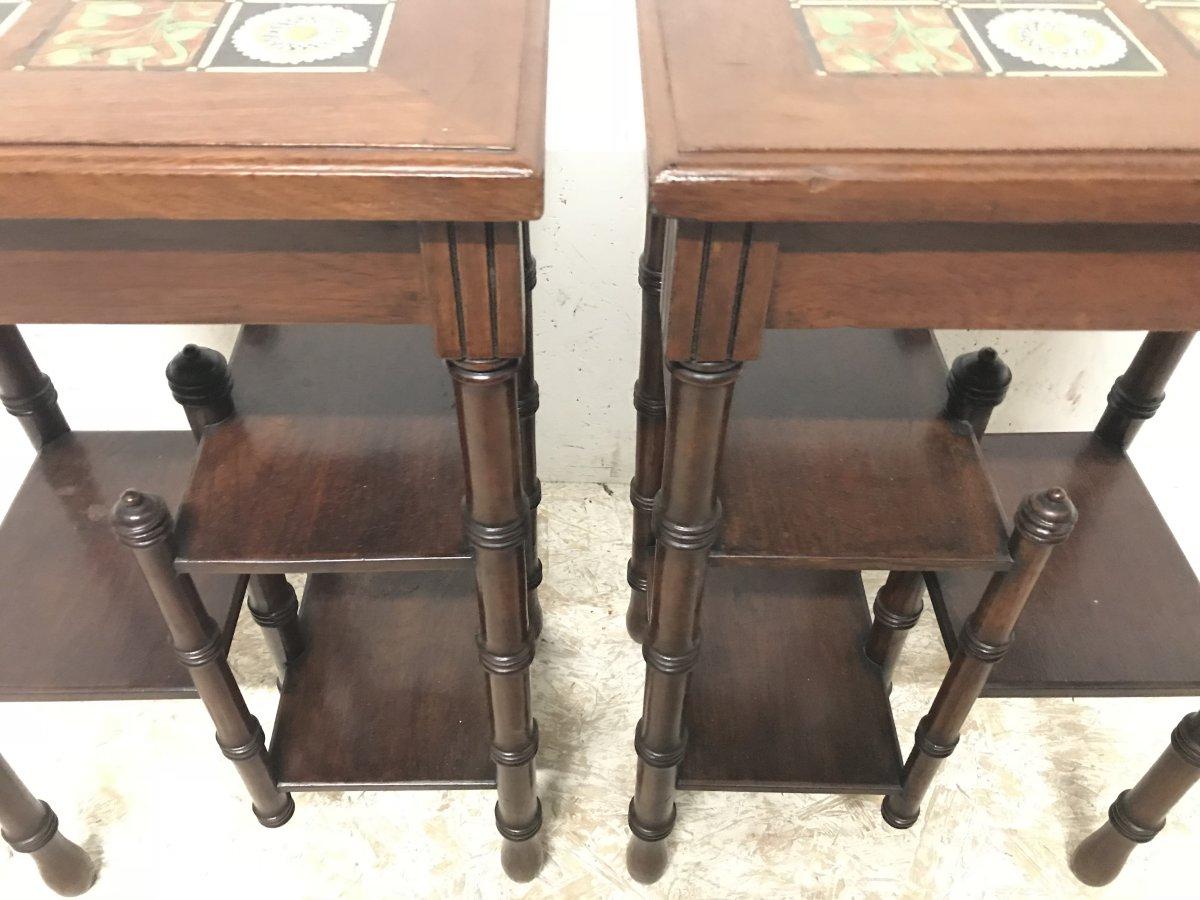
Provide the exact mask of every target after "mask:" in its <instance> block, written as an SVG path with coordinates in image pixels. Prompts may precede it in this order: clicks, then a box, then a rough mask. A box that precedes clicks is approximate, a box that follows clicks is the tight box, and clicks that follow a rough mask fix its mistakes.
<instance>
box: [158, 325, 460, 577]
mask: <svg viewBox="0 0 1200 900" xmlns="http://www.w3.org/2000/svg"><path fill="white" fill-rule="evenodd" d="M432 348H433V335H432V333H431V331H430V329H429V328H427V327H426V326H420V325H413V326H406V325H366V326H354V325H291V326H286V327H274V326H262V325H259V326H248V327H246V328H243V329H242V332H241V335H240V336H239V338H238V342H237V345H236V346H235V347H234V351H233V354H232V357H231V360H230V370H231V373H232V377H233V398H234V404H235V407H236V411H235V413H234V415H233V417H232V418H230V419H228V420H227V421H225V422H222V423H220V424H219V425H216V426H213V427H211V428H209V429H208V430H207V431H206V432H205V435H204V438H203V440H202V441H201V444H200V456H199V460H198V462H197V464H196V468H195V471H194V473H193V476H192V481H191V484H190V485H189V487H188V490H187V494H186V495H185V497H184V502H183V506H182V508H181V509H180V514H179V526H178V539H179V558H178V564H179V566H180V568H182V569H184V570H186V571H192V572H200V571H205V572H250V573H260V572H336V571H346V570H351V569H352V570H355V571H364V570H375V571H383V570H389V571H395V570H406V569H431V568H446V567H455V566H464V565H466V564H467V562H468V561H469V559H470V556H469V553H468V550H467V545H466V541H465V539H464V536H463V527H462V512H461V506H462V498H463V495H464V492H465V488H464V481H463V474H462V462H461V455H460V453H461V452H460V449H459V439H458V423H457V418H456V414H455V411H454V392H453V387H452V384H451V381H450V376H449V374H448V373H447V371H446V368H445V366H444V365H443V364H441V363H440V362H439V361H438V359H437V358H436V357H435V355H434V353H433V350H432Z"/></svg>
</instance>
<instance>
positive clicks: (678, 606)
mask: <svg viewBox="0 0 1200 900" xmlns="http://www.w3.org/2000/svg"><path fill="white" fill-rule="evenodd" d="M668 369H669V372H670V376H671V403H670V408H669V410H668V413H667V428H666V444H665V454H664V465H663V480H662V490H661V491H660V492H659V495H658V500H657V502H656V504H655V510H654V513H655V535H656V538H657V542H656V549H655V553H654V567H653V571H652V575H651V588H650V591H651V594H652V596H653V597H654V602H653V604H652V606H651V609H650V625H649V629H648V631H647V632H646V640H645V642H644V643H643V645H642V655H643V656H644V657H645V660H646V689H645V694H644V697H643V706H642V719H641V721H640V722H639V723H638V726H637V732H636V734H635V736H634V748H635V750H636V751H637V756H638V766H637V780H636V785H635V791H634V796H633V800H632V801H631V802H630V804H629V830H630V831H632V832H633V837H632V838H631V839H630V844H629V851H628V854H627V857H626V862H627V864H628V867H629V873H630V875H632V876H633V877H634V878H635V879H636V880H638V881H640V882H642V883H651V882H653V881H656V880H657V879H658V878H659V877H661V875H662V873H663V871H664V870H665V868H666V863H667V854H666V846H665V839H666V837H667V836H668V835H669V834H670V833H671V829H672V828H673V827H674V825H675V780H676V774H677V772H678V769H679V764H680V763H681V762H682V761H683V756H684V750H685V747H686V743H687V738H686V734H685V731H684V725H683V699H684V692H685V691H686V689H687V680H688V672H689V671H690V670H691V668H692V666H694V665H695V663H696V659H697V656H698V654H699V651H700V632H699V618H700V601H701V597H702V594H703V590H704V576H705V568H706V566H707V561H708V551H709V548H710V547H712V545H713V543H714V542H715V540H716V537H717V531H718V528H719V525H720V521H721V506H720V503H719V501H718V500H717V496H716V483H717V471H718V468H719V465H720V459H721V451H722V447H723V444H724V439H725V429H726V424H727V422H728V418H729V406H730V403H731V401H732V398H733V386H734V382H735V381H736V380H737V377H738V374H739V373H740V371H741V363H737V362H720V363H671V364H670V365H669V366H668Z"/></svg>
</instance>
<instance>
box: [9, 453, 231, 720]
mask: <svg viewBox="0 0 1200 900" xmlns="http://www.w3.org/2000/svg"><path fill="white" fill-rule="evenodd" d="M195 454H196V443H195V441H194V440H193V439H192V436H191V434H190V433H188V432H182V431H99V432H69V433H67V434H65V435H63V436H62V437H60V438H58V439H57V440H55V441H52V442H51V443H50V444H47V445H46V446H45V447H43V448H42V450H41V452H40V453H39V454H38V457H37V459H36V460H35V461H34V463H33V466H32V468H31V469H30V470H29V474H28V475H27V476H26V478H25V482H24V483H23V484H22V485H21V489H20V491H19V492H18V493H17V496H16V498H15V499H14V500H13V503H12V506H11V507H10V508H9V511H8V515H7V516H6V517H5V518H4V524H3V525H0V700H124V699H162V698H171V697H195V696H196V691H195V689H194V688H193V687H192V681H191V678H190V677H189V676H188V673H187V670H186V669H185V668H184V667H183V666H181V665H180V664H179V661H178V660H177V659H176V658H175V653H174V651H173V650H172V649H171V642H170V638H169V636H168V634H167V627H166V625H165V624H164V623H163V619H162V615H161V614H160V613H159V611H158V605H157V604H156V603H155V601H154V596H153V595H152V594H151V593H150V589H149V588H148V587H147V586H146V582H145V579H144V578H143V577H142V573H141V570H140V569H139V568H138V565H137V562H136V561H135V560H134V557H133V553H132V552H131V551H130V550H129V548H127V547H123V546H121V545H120V544H119V543H118V542H117V539H116V537H115V536H114V535H113V533H112V529H111V528H110V527H109V524H108V512H109V509H111V507H112V505H113V503H114V502H115V501H116V499H117V497H119V496H120V495H121V492H122V491H124V490H126V489H127V488H132V487H136V488H138V489H140V490H147V491H152V492H154V493H156V494H161V495H162V496H163V498H164V499H165V500H166V501H167V504H168V506H169V507H171V508H172V509H173V508H175V507H176V506H177V505H178V503H179V498H180V496H181V495H182V494H183V487H184V484H185V483H186V482H187V478H188V472H189V471H190V469H191V466H192V462H193V459H194V457H195ZM196 586H197V587H198V588H199V590H200V596H201V598H202V599H203V601H204V605H205V607H206V608H207V609H208V612H209V614H210V615H211V616H212V617H213V619H215V620H216V621H217V623H218V624H219V625H220V626H221V627H222V629H223V631H224V634H225V636H226V639H227V641H228V640H232V638H233V629H234V626H235V625H236V624H237V618H238V612H239V611H240V609H241V599H242V592H243V590H244V588H245V578H239V577H238V576H236V575H213V576H205V577H203V578H197V579H196Z"/></svg>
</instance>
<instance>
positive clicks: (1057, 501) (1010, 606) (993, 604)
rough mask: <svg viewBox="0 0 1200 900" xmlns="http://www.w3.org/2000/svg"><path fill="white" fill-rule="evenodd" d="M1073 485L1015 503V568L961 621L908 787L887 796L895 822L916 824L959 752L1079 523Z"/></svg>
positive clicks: (920, 730)
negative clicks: (1025, 614)
mask: <svg viewBox="0 0 1200 900" xmlns="http://www.w3.org/2000/svg"><path fill="white" fill-rule="evenodd" d="M1075 520H1076V512H1075V507H1074V505H1073V504H1072V503H1071V499H1070V497H1068V496H1067V492H1066V491H1064V490H1063V489H1062V488H1051V489H1050V490H1048V491H1044V492H1042V493H1040V494H1033V495H1030V496H1029V497H1026V498H1025V500H1024V501H1023V502H1022V503H1021V506H1020V509H1018V510H1017V515H1016V522H1015V525H1016V527H1015V528H1014V529H1013V534H1012V538H1011V539H1010V540H1009V552H1010V553H1011V554H1012V557H1013V567H1012V569H1010V570H1009V571H1007V572H997V573H996V574H995V575H994V576H993V577H992V580H991V581H990V582H989V583H988V586H987V589H986V590H985V591H984V594H983V599H981V600H980V601H979V605H978V606H977V607H976V608H975V612H974V614H973V615H972V616H971V618H969V619H968V620H967V622H966V624H965V625H964V626H963V632H962V637H961V638H960V640H959V648H958V652H957V653H955V654H954V659H953V660H951V662H950V669H949V671H948V672H947V673H946V677H945V678H944V679H943V680H942V685H941V688H939V690H938V693H937V696H936V697H935V698H934V700H933V705H932V706H931V707H930V710H929V713H928V714H927V715H926V716H925V718H923V719H922V720H921V723H920V724H919V725H918V726H917V735H916V741H915V743H914V745H913V749H912V752H911V753H910V754H909V756H908V760H907V761H906V762H905V764H904V775H903V784H904V787H903V788H902V789H901V791H900V793H898V794H889V795H888V796H886V797H884V799H883V818H884V821H886V822H887V823H888V824H889V825H891V826H892V827H893V828H910V827H911V826H912V825H914V824H915V823H916V821H917V818H918V816H919V815H920V812H921V801H922V799H924V797H925V793H926V791H928V789H929V786H930V784H931V783H932V781H933V777H934V775H935V774H936V773H937V770H938V768H939V767H940V766H941V764H942V760H943V759H945V758H946V757H948V756H949V755H950V754H951V753H952V752H954V747H955V745H956V744H957V743H958V736H959V733H960V732H961V731H962V726H963V724H964V723H965V722H966V720H967V716H968V715H969V714H970V712H971V707H972V706H973V705H974V703H975V701H976V699H978V697H979V694H980V692H982V690H983V687H984V685H985V684H987V680H988V676H989V675H990V674H991V671H992V667H993V666H994V665H995V664H996V663H997V662H998V661H999V660H1000V659H1001V658H1002V657H1003V656H1004V654H1005V652H1006V651H1007V650H1008V646H1009V644H1010V642H1011V641H1012V634H1013V629H1014V628H1015V627H1016V624H1017V619H1018V618H1019V617H1020V615H1021V611H1022V610H1023V609H1024V608H1025V603H1026V601H1027V600H1028V599H1029V595H1030V593H1031V592H1032V591H1033V587H1034V585H1035V584H1036V583H1037V579H1038V576H1039V575H1041V572H1042V569H1043V568H1045V565H1046V561H1047V560H1048V559H1049V558H1050V553H1051V551H1053V549H1054V547H1055V545H1057V544H1060V543H1062V542H1063V541H1065V540H1066V539H1067V537H1069V536H1070V534H1071V529H1072V528H1074V526H1075Z"/></svg>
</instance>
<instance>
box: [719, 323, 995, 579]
mask: <svg viewBox="0 0 1200 900" xmlns="http://www.w3.org/2000/svg"><path fill="white" fill-rule="evenodd" d="M945 378H946V367H945V363H944V362H943V360H942V357H941V354H940V352H939V351H938V348H937V345H936V343H935V342H934V341H933V338H932V336H931V335H930V334H929V333H928V332H925V331H865V330H832V331H816V332H770V333H768V334H767V335H765V337H764V340H763V353H762V357H761V358H760V359H759V360H757V361H756V362H753V363H750V364H748V365H747V366H746V371H745V374H744V375H743V376H742V378H741V384H740V386H739V388H738V392H737V395H736V399H735V400H734V405H733V413H732V417H731V420H730V424H729V434H728V438H727V442H726V449H725V457H724V461H723V463H722V466H721V476H720V496H721V502H722V504H723V505H724V508H725V520H724V523H723V525H722V528H721V537H720V539H719V541H718V544H717V546H716V548H715V549H714V551H713V561H714V562H715V563H717V564H721V565H737V564H754V565H760V564H771V565H779V566H783V565H788V566H803V567H808V568H813V567H818V568H831V569H860V568H876V569H912V570H920V569H925V568H930V567H943V566H953V567H958V566H977V567H981V568H990V569H1000V568H1004V567H1006V566H1007V565H1008V563H1009V559H1008V555H1007V552H1006V550H1005V542H1006V540H1007V529H1006V528H1005V524H1004V518H1003V516H1002V512H1001V509H1000V507H999V504H998V503H997V501H996V498H995V493H994V491H993V489H992V487H991V484H990V482H989V481H988V476H987V473H986V472H985V471H984V468H983V464H982V461H981V458H980V455H979V449H978V445H977V444H976V442H975V439H974V436H973V435H972V433H971V430H970V428H969V427H966V426H965V425H964V424H962V423H956V422H949V421H947V420H945V419H944V418H942V417H941V415H940V413H941V410H942V407H943V406H944V405H945V402H946V387H945Z"/></svg>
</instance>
